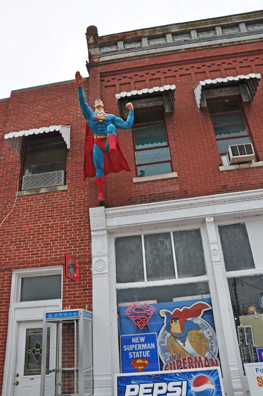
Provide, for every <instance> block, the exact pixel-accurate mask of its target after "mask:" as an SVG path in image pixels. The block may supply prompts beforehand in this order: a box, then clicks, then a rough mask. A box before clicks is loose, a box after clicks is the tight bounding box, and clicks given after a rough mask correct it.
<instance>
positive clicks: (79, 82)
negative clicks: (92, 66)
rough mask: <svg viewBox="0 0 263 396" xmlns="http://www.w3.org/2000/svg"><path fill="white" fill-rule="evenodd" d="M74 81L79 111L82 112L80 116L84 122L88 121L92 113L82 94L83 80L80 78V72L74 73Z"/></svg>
mask: <svg viewBox="0 0 263 396" xmlns="http://www.w3.org/2000/svg"><path fill="white" fill-rule="evenodd" d="M75 81H76V85H77V87H78V94H79V104H80V108H81V111H82V114H83V116H84V118H85V120H87V121H88V120H89V119H90V117H91V116H92V114H93V111H92V110H91V108H90V107H89V105H88V104H87V103H86V98H85V94H84V91H83V88H82V84H83V80H82V76H81V74H80V72H76V74H75Z"/></svg>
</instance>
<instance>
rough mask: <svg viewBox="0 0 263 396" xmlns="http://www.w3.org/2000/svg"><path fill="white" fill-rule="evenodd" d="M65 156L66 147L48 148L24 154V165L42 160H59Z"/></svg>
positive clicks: (38, 162)
mask: <svg viewBox="0 0 263 396" xmlns="http://www.w3.org/2000/svg"><path fill="white" fill-rule="evenodd" d="M66 158H67V149H66V148H65V149H62V150H50V151H40V152H32V153H28V154H27V156H26V165H31V164H42V163H43V162H51V161H60V160H65V159H66Z"/></svg>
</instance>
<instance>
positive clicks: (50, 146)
mask: <svg viewBox="0 0 263 396" xmlns="http://www.w3.org/2000/svg"><path fill="white" fill-rule="evenodd" d="M23 154H24V159H23V165H22V166H23V170H22V172H23V178H22V190H30V189H34V188H42V187H51V186H59V185H64V184H65V172H66V164H67V147H66V144H65V142H64V140H63V139H62V137H61V135H60V133H59V132H53V133H51V134H49V135H47V136H43V135H33V136H27V137H26V141H25V145H24V152H23Z"/></svg>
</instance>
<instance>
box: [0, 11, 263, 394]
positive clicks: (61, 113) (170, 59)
mask: <svg viewBox="0 0 263 396" xmlns="http://www.w3.org/2000/svg"><path fill="white" fill-rule="evenodd" d="M86 37H87V44H88V51H89V62H88V63H87V69H88V72H89V78H85V79H84V86H83V88H84V92H85V95H86V99H87V101H88V103H89V104H90V105H91V104H92V103H93V100H94V98H96V97H100V98H101V99H102V100H103V102H104V104H105V109H106V111H107V112H109V113H112V114H116V115H118V116H123V117H124V118H125V117H126V113H125V103H127V102H128V101H131V102H132V103H133V104H134V106H135V123H134V127H133V129H132V130H128V131H124V130H120V131H118V136H119V140H120V143H121V146H122V149H123V152H124V154H125V156H126V158H127V160H128V163H129V165H130V168H131V172H124V171H122V172H121V173H118V174H110V175H108V176H107V177H106V183H105V197H106V199H105V206H100V205H99V202H98V201H97V186H96V182H95V178H89V179H86V181H83V148H84V142H85V120H84V119H83V116H82V114H81V111H80V109H79V103H78V96H77V88H76V85H75V82H74V81H67V82H61V83H57V84H52V85H48V86H41V87H33V88H27V89H24V90H19V91H13V92H12V93H11V96H10V98H7V99H2V100H1V101H0V126H1V129H0V140H1V167H0V172H1V180H2V183H1V186H0V189H1V194H0V197H1V219H0V220H1V223H2V224H1V228H0V233H1V245H2V246H3V247H2V252H3V256H4V258H5V259H4V262H3V265H2V268H1V277H2V283H1V284H2V286H1V290H2V312H1V337H0V356H1V358H0V378H1V381H2V380H3V395H5V396H9V395H10V396H11V395H12V396H13V395H22V393H21V392H22V390H21V389H22V388H20V390H19V384H18V385H17V386H15V385H14V382H15V380H16V377H15V375H16V373H18V374H19V377H18V379H19V378H21V382H20V386H21V384H22V383H23V382H22V381H23V380H22V377H26V376H25V375H24V376H23V373H22V372H21V371H23V367H24V362H23V354H24V351H25V341H24V340H25V336H26V334H27V333H26V329H27V323H28V327H30V328H37V329H38V328H40V327H41V321H42V318H43V313H44V312H45V311H47V310H56V309H64V308H66V307H70V308H71V309H75V308H83V309H88V310H92V311H93V319H94V340H93V356H94V391H95V394H96V395H106V394H107V395H110V394H112V390H113V376H114V374H116V373H118V372H120V367H119V364H120V362H119V359H118V356H120V347H119V341H118V340H119V336H121V335H129V334H134V333H135V332H136V334H137V333H138V334H141V333H143V332H144V331H145V330H142V331H140V330H138V326H137V327H136V326H135V327H134V329H133V332H132V333H131V332H130V330H126V328H125V325H124V324H123V323H125V320H124V319H125V315H124V314H123V313H122V311H121V308H122V307H123V306H125V304H126V305H127V306H128V305H129V304H130V305H132V304H135V302H136V303H137V302H141V303H142V302H143V301H144V305H147V304H146V303H145V301H153V302H152V305H153V306H154V307H155V309H156V315H157V317H158V320H159V322H158V323H159V324H158V325H156V326H157V327H154V330H153V332H156V333H158V334H159V336H160V331H161V330H160V326H161V324H160V323H164V322H163V320H164V319H161V318H162V317H161V315H160V312H161V309H160V304H163V308H162V309H167V310H168V308H169V310H171V309H174V308H175V307H176V304H177V303H176V301H180V304H181V305H180V304H179V305H178V307H182V306H183V305H182V304H186V303H185V301H192V303H193V304H194V303H195V302H196V301H199V300H203V296H206V297H205V298H207V300H206V301H208V303H209V304H210V306H211V307H212V308H211V310H212V311H211V312H212V314H211V315H212V319H211V320H212V322H210V325H211V326H212V327H213V328H214V330H213V331H214V334H216V335H214V337H215V339H216V342H215V343H216V344H217V349H216V353H215V351H214V355H215V356H216V357H217V358H218V360H219V361H220V365H221V370H222V374H223V382H224V387H225V390H226V393H227V394H228V395H232V394H234V395H243V394H246V391H248V383H247V379H246V376H245V375H244V371H243V368H242V364H243V363H251V362H255V361H257V359H256V358H255V356H254V355H253V353H254V354H255V353H256V350H255V348H256V346H257V347H262V346H263V341H262V340H261V337H260V335H258V326H259V325H260V326H261V329H262V328H263V327H262V326H263V322H262V320H263V319H262V317H263V300H262V302H260V301H261V300H260V298H261V297H262V296H263V294H262V293H263V290H262V275H263V264H262V259H261V257H262V243H261V238H260V235H261V229H262V226H263V218H262V216H263V206H262V196H263V177H262V176H263V134H262V111H261V109H262V105H263V89H262V82H261V81H260V78H261V74H262V73H263V48H262V37H263V13H262V12H261V11H260V12H255V13H248V14H242V15H234V16H229V17H224V18H215V19H207V20H202V21H195V22H189V23H182V24H174V25H168V26H161V27H156V28H150V29H142V30H137V31H132V32H126V33H119V34H116V35H111V36H102V37H100V36H98V32H97V29H96V28H95V27H94V26H91V27H89V28H88V29H87V32H86ZM52 139H54V140H52ZM229 145H234V146H242V147H243V149H244V150H248V151H246V152H245V153H243V154H242V153H240V152H238V154H235V152H232V154H231V153H230V154H228V155H227V153H228V146H229ZM46 147H48V148H47V149H46ZM54 147H55V148H54ZM249 150H250V151H249ZM46 152H48V154H47V155H46V154H45V153H46ZM242 155H243V156H242ZM162 169H163V170H162ZM42 173H45V174H47V173H53V174H55V173H56V174H57V175H58V177H62V179H61V182H56V183H55V184H56V185H55V186H54V185H52V183H51V184H48V182H47V179H45V177H44V179H45V181H44V182H43V183H44V184H42V185H40V186H38V185H37V184H35V185H34V184H33V187H30V188H27V187H25V186H26V182H27V181H26V180H27V179H26V177H27V176H30V177H31V176H33V175H34V176H35V175H39V174H42ZM37 177H38V176H37ZM32 180H33V179H32ZM24 183H25V184H24ZM45 183H47V184H45ZM232 238H233V239H232ZM228 241H230V242H231V243H230V244H228V243H227V242H228ZM229 245H232V246H235V247H236V248H234V249H232V250H231V246H230V247H229ZM169 249H171V253H170V256H169V254H168V253H167V252H169V251H170V250H169ZM186 250H187V251H188V250H189V254H188V255H186V253H185V251H186ZM138 251H139V252H141V253H140V254H139V256H138V255H137V253H136V252H138ZM180 252H181V253H180ZM65 253H68V254H70V255H71V256H72V257H74V258H75V259H76V260H77V262H78V263H79V266H80V281H79V282H72V281H71V280H69V279H68V278H66V277H65V276H64V269H63V266H64V256H65ZM162 257H163V259H162ZM170 261H171V268H173V269H171V268H170V267H169V268H170V269H169V268H168V264H167V269H165V268H164V267H165V263H168V262H170ZM138 263H140V264H138ZM238 263H241V264H240V265H239V264H238ZM169 265H170V264H169ZM193 268H197V269H196V270H193ZM160 269H162V271H163V275H162V271H160ZM47 277H55V278H56V277H57V278H56V279H55V278H52V279H54V282H55V283H54V284H53V283H49V282H50V279H51V278H47ZM260 280H261V286H260ZM45 281H46V282H47V283H45ZM30 282H31V283H30ZM38 282H40V283H38ZM56 282H58V283H56ZM42 283H43V291H42V290H40V289H41V288H40V286H39V285H41V284H42ZM247 284H249V285H250V289H251V290H252V291H251V293H250V292H249V293H248V292H242V288H241V287H243V285H245V287H246V285H247ZM233 285H234V286H233ZM241 285H242V286H241ZM52 287H53V288H54V289H56V290H55V291H54V295H53V294H52V293H53V291H52V290H51V289H52ZM27 288H28V289H30V290H32V294H31V293H30V290H29V291H27ZM49 288H50V290H49ZM240 288H241V289H240ZM47 290H48V292H47ZM253 291H254V292H253ZM38 293H40V294H41V293H42V294H41V296H39V294H38ZM49 293H50V295H52V296H53V297H50V295H49ZM166 293H167V296H166ZM238 294H240V295H242V296H244V295H246V296H248V295H249V297H247V298H243V297H242V298H243V299H242V298H239V300H238V299H237V298H236V296H237V295H238ZM135 295H136V298H135ZM160 295H162V297H160ZM116 296H117V298H116ZM127 296H128V297H127ZM197 296H198V297H197ZM200 296H202V297H200ZM191 298H192V300H191ZM256 298H257V299H256ZM249 299H250V300H249ZM168 303H169V304H172V303H173V304H174V305H173V307H172V308H171V306H170V305H169V304H168ZM261 303H262V306H261ZM167 304H168V305H167ZM189 304H190V303H189ZM251 307H255V309H254V310H253V312H252V313H254V315H252V316H250V317H248V316H247V313H248V311H249V308H251ZM158 309H159V313H157V312H158ZM232 311H233V312H234V317H233V314H232ZM117 312H118V313H117ZM200 317H201V316H200ZM123 318H124V319H123ZM234 318H235V321H236V325H235V321H234ZM252 319H253V323H252V322H251V320H252ZM122 320H124V322H122ZM254 322H255V323H254ZM117 323H118V324H119V328H118V326H117ZM103 325H104V326H105V327H103ZM122 326H123V328H124V330H123V329H122V330H120V328H121V327H122ZM158 326H159V327H158ZM246 326H247V328H249V329H251V328H252V333H253V332H254V333H253V334H254V338H253V343H252V344H251V345H250V344H248V343H245V344H244V345H243V347H244V348H243V349H242V348H241V347H240V345H241V344H242V343H241V341H240V339H239V340H238V337H237V336H236V332H237V334H239V333H240V331H241V330H240V329H242V328H246ZM249 326H250V327H249ZM150 328H151V325H150V321H149V329H150ZM237 329H238V330H237ZM255 339H256V340H255ZM158 342H159V341H158ZM250 346H252V349H253V348H254V349H253V351H254V352H253V351H252V355H253V356H252V355H251V353H250V355H249V353H248V352H246V351H247V349H248V347H250ZM246 348H247V349H246ZM244 351H245V352H244ZM207 353H209V350H208V352H207ZM211 354H212V352H211ZM245 354H246V358H245V357H244V356H245ZM190 355H191V354H190ZM190 355H189V353H188V355H187V356H190ZM248 355H249V356H248ZM21 356H22V358H21ZM176 356H177V360H178V359H179V363H178V364H180V356H179V355H176ZM204 356H205V355H204ZM207 356H208V355H207ZM211 356H212V355H211ZM174 358H175V357H174ZM21 359H22V362H21ZM159 359H160V364H161V367H160V368H161V369H165V367H166V364H167V362H166V360H165V356H164V355H162V354H161V353H160V356H159ZM177 367H178V368H180V366H177ZM182 367H184V368H186V367H185V366H182ZM19 370H21V371H20V372H18V371H19ZM32 375H33V374H31V376H32ZM19 381H20V379H19ZM37 381H38V382H37ZM34 384H35V385H34V386H35V388H34V387H33V386H31V388H30V389H31V392H37V389H39V376H36V378H35V380H34ZM31 385H32V383H31ZM24 386H25V389H28V388H26V387H27V386H28V384H27V383H26V382H25V385H24ZM27 392H28V391H27ZM27 394H29V393H27ZM32 394H33V393H32ZM34 394H36V393H34Z"/></svg>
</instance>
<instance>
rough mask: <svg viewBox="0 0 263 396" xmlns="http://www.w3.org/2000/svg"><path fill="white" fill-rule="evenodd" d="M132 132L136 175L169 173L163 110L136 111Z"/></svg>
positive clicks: (169, 160) (169, 162)
mask: <svg viewBox="0 0 263 396" xmlns="http://www.w3.org/2000/svg"><path fill="white" fill-rule="evenodd" d="M133 133H134V148H135V162H136V168H137V175H138V177H144V176H153V175H161V174H165V173H171V172H172V169H171V157H170V150H169V145H168V140H167V135H166V129H165V121H164V114H163V111H162V110H158V109H157V110H151V111H144V112H140V111H136V112H135V120H134V129H133Z"/></svg>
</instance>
